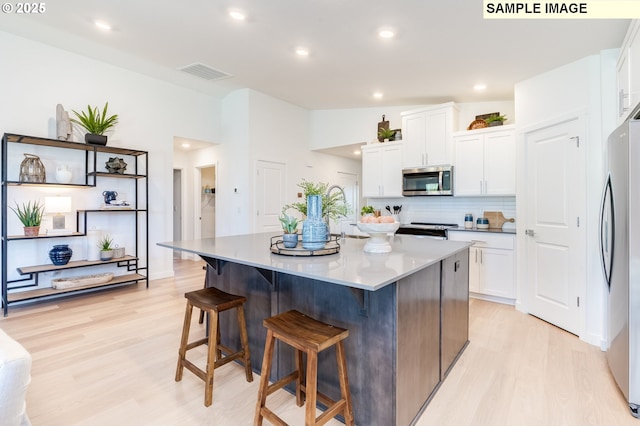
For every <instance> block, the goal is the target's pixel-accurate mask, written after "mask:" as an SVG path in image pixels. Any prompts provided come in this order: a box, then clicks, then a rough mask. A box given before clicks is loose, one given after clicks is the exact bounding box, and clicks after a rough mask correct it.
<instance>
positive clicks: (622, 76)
mask: <svg viewBox="0 0 640 426" xmlns="http://www.w3.org/2000/svg"><path fill="white" fill-rule="evenodd" d="M623 49H624V50H623V52H622V55H621V56H620V59H618V66H617V73H618V93H617V100H618V119H619V120H618V122H621V121H622V120H623V119H624V117H625V116H626V114H627V112H629V109H630V108H631V104H630V102H631V96H630V95H629V92H630V86H631V83H630V80H629V76H630V73H629V49H626V48H624V47H623Z"/></svg>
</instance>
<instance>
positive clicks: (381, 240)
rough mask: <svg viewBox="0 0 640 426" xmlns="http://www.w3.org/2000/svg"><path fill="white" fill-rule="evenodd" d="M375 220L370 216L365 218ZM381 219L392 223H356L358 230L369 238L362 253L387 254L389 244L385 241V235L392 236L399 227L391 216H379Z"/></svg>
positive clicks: (389, 248) (389, 247) (389, 249)
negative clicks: (389, 220)
mask: <svg viewBox="0 0 640 426" xmlns="http://www.w3.org/2000/svg"><path fill="white" fill-rule="evenodd" d="M367 217H370V218H372V219H377V218H374V217H372V216H365V218H367ZM381 218H390V219H391V220H392V222H382V223H380V222H368V223H367V222H358V223H357V226H358V229H359V230H360V231H362V232H365V233H367V234H369V236H370V237H371V238H369V239H368V240H367V242H366V243H365V245H364V249H363V250H364V251H366V252H367V253H389V252H390V251H391V244H389V242H388V241H387V234H390V233H391V234H392V233H394V232H396V231H397V230H398V228H399V227H400V223H399V222H395V220H394V219H393V217H391V216H381Z"/></svg>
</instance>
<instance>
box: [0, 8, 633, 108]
mask: <svg viewBox="0 0 640 426" xmlns="http://www.w3.org/2000/svg"><path fill="white" fill-rule="evenodd" d="M45 5H46V11H45V13H43V14H39V15H26V14H22V15H18V14H3V16H2V19H0V30H4V31H8V32H12V33H15V34H18V35H23V36H25V37H28V38H32V39H36V40H40V41H43V42H45V43H49V44H52V45H56V46H59V47H62V48H65V49H68V50H71V51H75V52H78V53H81V54H84V55H87V56H91V57H97V58H100V59H102V60H105V61H108V62H112V63H115V64H117V65H120V66H123V67H127V68H130V69H133V70H136V71H139V72H142V73H145V74H150V75H153V76H156V77H159V78H162V79H166V80H170V81H173V82H175V83H177V84H181V85H185V86H188V87H192V88H195V89H197V90H200V91H203V92H207V93H211V94H215V95H224V94H225V93H227V92H228V91H229V90H234V89H237V88H241V87H250V88H253V89H256V90H259V91H261V92H263V93H266V94H268V95H271V96H274V97H276V98H279V99H282V100H285V101H288V102H290V103H292V104H295V105H299V106H301V107H304V108H308V109H328V108H352V107H371V106H376V105H380V104H382V105H419V104H433V103H439V102H446V101H457V102H474V101H491V100H509V99H513V86H514V83H516V82H518V81H522V80H524V79H527V78H530V77H532V76H535V75H537V74H540V73H542V72H544V71H548V70H550V69H553V68H555V67H558V66H560V65H563V64H566V63H568V62H571V61H573V60H576V59H579V58H582V57H584V56H587V55H590V54H595V53H598V52H599V51H600V50H602V49H608V48H615V47H619V46H620V45H621V44H622V41H623V38H624V34H625V32H626V28H627V27H628V25H629V21H628V20H609V21H603V20H548V21H545V20H484V19H483V18H482V1H481V0H439V1H435V0H395V1H392V2H381V1H378V2H376V1H373V2H372V1H370V0H272V1H264V0H263V1H257V0H223V1H210V0H209V1H205V0H191V1H188V2H179V3H178V2H165V1H157V0H135V1H131V0H109V1H103V0H101V1H98V0H58V1H56V2H47V3H45ZM234 7H235V8H240V9H243V10H244V11H245V12H246V13H247V19H246V20H245V21H244V22H236V21H233V20H232V19H230V18H229V16H228V10H229V9H231V8H234ZM96 19H100V20H103V21H107V22H109V23H110V24H111V25H112V27H113V29H112V30H111V31H110V32H104V31H102V30H99V29H98V28H97V27H96V26H95V25H94V23H93V22H94V20H96ZM382 26H390V27H393V28H394V29H395V30H396V32H397V36H396V37H395V38H393V39H391V40H382V39H380V38H379V37H378V36H377V30H378V29H379V28H380V27H382ZM299 45H303V46H305V47H307V48H308V49H309V50H310V52H311V54H310V56H309V57H306V58H300V57H297V56H296V55H295V54H294V50H295V48H296V47H297V46H299ZM194 63H202V64H205V65H208V66H210V67H213V68H215V69H218V70H220V71H222V72H224V73H227V74H230V75H231V77H229V78H226V79H223V80H217V81H206V80H203V79H200V78H197V77H194V76H191V75H188V74H186V73H184V72H182V71H179V70H178V69H179V68H181V67H184V66H186V65H190V64H194ZM478 82H484V83H485V84H487V86H488V88H487V90H486V92H484V93H482V94H478V93H474V92H473V90H472V86H473V85H474V84H475V83H478ZM377 90H378V91H381V92H383V93H384V98H383V99H382V100H375V99H373V98H372V96H371V95H372V93H373V92H374V91H377Z"/></svg>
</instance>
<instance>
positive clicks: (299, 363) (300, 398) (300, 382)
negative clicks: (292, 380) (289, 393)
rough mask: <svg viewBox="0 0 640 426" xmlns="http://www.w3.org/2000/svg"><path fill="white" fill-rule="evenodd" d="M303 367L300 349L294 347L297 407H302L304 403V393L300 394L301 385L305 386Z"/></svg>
mask: <svg viewBox="0 0 640 426" xmlns="http://www.w3.org/2000/svg"><path fill="white" fill-rule="evenodd" d="M303 368H304V363H303V360H302V351H301V350H299V349H296V371H297V372H298V378H297V379H296V405H297V406H298V407H302V406H303V405H304V395H302V393H303V391H302V387H303V386H305V383H306V381H305V379H304V377H305V376H304V374H303V372H304V370H303ZM305 389H306V388H305ZM305 392H306V391H305Z"/></svg>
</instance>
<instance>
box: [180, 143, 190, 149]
mask: <svg viewBox="0 0 640 426" xmlns="http://www.w3.org/2000/svg"><path fill="white" fill-rule="evenodd" d="M180 146H182V147H183V148H189V147H190V146H191V144H190V143H188V142H183V143H182V145H180Z"/></svg>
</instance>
